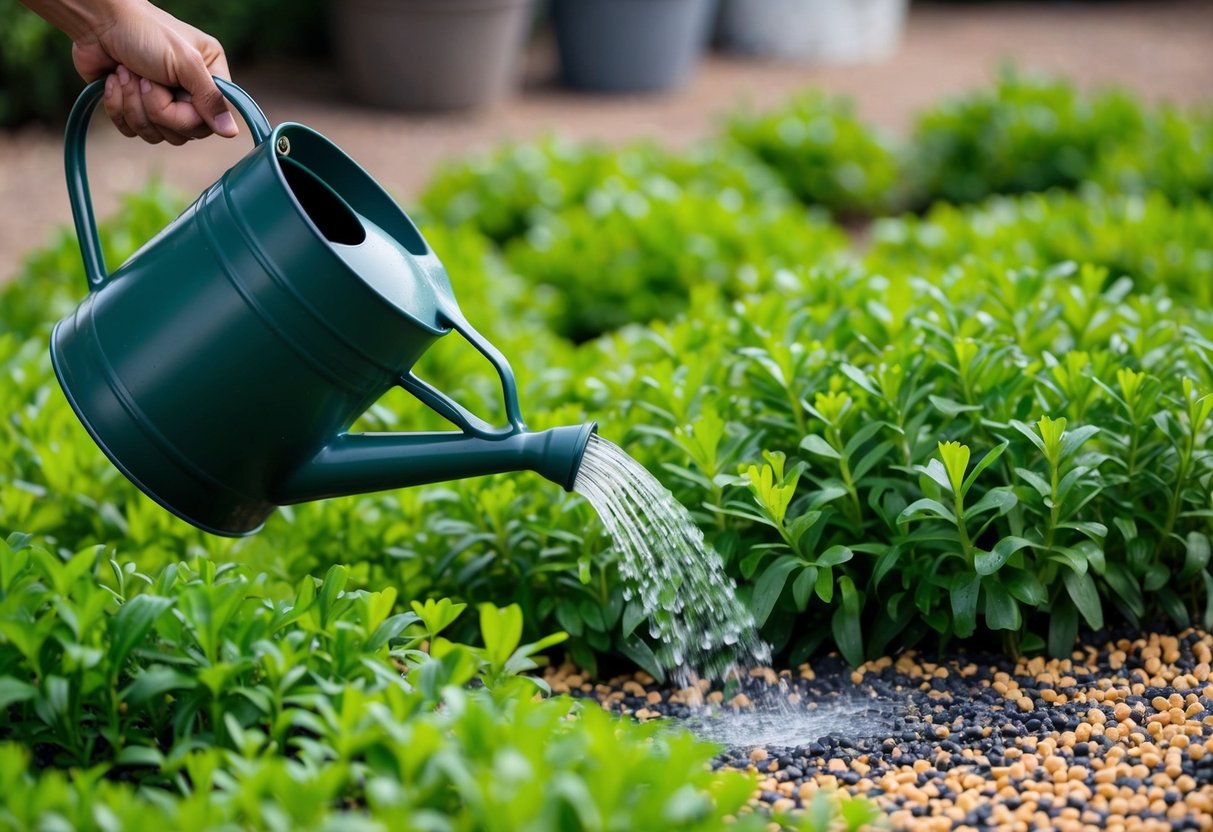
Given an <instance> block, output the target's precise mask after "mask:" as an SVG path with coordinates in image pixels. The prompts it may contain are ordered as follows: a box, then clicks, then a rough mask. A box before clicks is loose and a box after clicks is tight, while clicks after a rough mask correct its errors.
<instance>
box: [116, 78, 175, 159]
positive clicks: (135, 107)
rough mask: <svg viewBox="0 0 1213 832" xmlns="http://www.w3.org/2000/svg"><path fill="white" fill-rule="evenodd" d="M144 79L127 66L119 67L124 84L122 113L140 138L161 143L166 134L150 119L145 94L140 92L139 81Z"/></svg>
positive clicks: (148, 141) (150, 142)
mask: <svg viewBox="0 0 1213 832" xmlns="http://www.w3.org/2000/svg"><path fill="white" fill-rule="evenodd" d="M142 80H143V79H141V78H140V77H139V76H138V75H135V74H134V73H133V72H131V71H130V70H129V69H127V68H126V67H124V66H119V67H118V81H119V82H120V83H121V84H122V114H123V116H124V117H125V118H126V123H127V126H129V127H130V128H131V129H132V130H134V131H135V132H136V133H137V134H138V135H139V138H141V139H143V140H144V141H145V142H147V143H148V144H159V143H160V142H162V141H164V135H163V134H162V133H161V132H160V131H159V130H158V129H157V128H156V126H155V125H154V124H152V123H151V122H150V121H148V119H147V113H146V112H144V110H143V96H142V95H141V94H140V92H139V82H140V81H142Z"/></svg>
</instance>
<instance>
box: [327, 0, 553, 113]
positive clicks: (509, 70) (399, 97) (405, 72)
mask: <svg viewBox="0 0 1213 832" xmlns="http://www.w3.org/2000/svg"><path fill="white" fill-rule="evenodd" d="M531 15H532V0H336V3H335V9H334V24H335V29H336V47H337V50H336V51H337V58H338V60H339V62H340V64H341V66H342V69H343V72H344V75H345V78H346V84H347V87H348V89H349V90H350V92H351V93H352V94H353V95H355V96H356V97H357V98H358V99H360V100H362V101H365V102H366V103H369V104H377V105H380V106H386V107H393V108H397V109H403V110H458V109H468V108H475V107H483V106H485V105H487V104H490V103H492V102H493V101H495V100H497V99H499V98H501V97H502V96H503V95H504V94H505V93H506V92H507V91H509V90H510V89H511V88H513V86H514V83H515V81H516V79H517V77H518V74H519V65H520V63H521V61H520V57H521V53H522V48H523V44H524V43H525V39H526V36H527V34H528V32H529V29H530V25H531Z"/></svg>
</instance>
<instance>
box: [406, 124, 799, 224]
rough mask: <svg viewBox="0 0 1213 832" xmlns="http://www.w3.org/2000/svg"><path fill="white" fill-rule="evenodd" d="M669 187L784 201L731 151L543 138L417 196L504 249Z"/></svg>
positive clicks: (427, 209) (765, 172) (772, 178)
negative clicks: (544, 226)
mask: <svg viewBox="0 0 1213 832" xmlns="http://www.w3.org/2000/svg"><path fill="white" fill-rule="evenodd" d="M671 189H679V190H686V191H689V192H690V193H692V194H694V195H697V196H716V195H721V194H723V195H724V198H725V199H727V200H730V201H732V202H738V201H743V202H747V203H749V202H764V203H781V202H787V201H788V198H789V195H788V193H787V192H786V191H785V190H784V189H783V187H782V185H781V184H780V180H779V177H778V175H777V174H776V173H775V172H774V171H772V170H770V169H769V168H767V167H765V166H763V165H762V164H760V163H758V162H757V161H756V160H754V159H752V158H751V157H750V156H749V155H748V154H746V153H744V152H741V151H739V150H738V149H736V148H732V147H730V146H729V145H720V144H717V143H713V142H708V143H705V144H702V145H699V146H697V147H693V148H691V149H690V150H688V151H686V152H683V153H678V154H674V153H670V152H669V151H666V150H663V149H662V148H660V147H658V146H657V145H655V144H653V143H651V142H637V143H634V144H631V145H628V146H625V147H623V148H619V149H617V150H610V149H607V148H605V147H602V146H599V145H585V144H575V143H572V142H568V141H564V140H561V139H559V138H548V139H545V140H543V141H540V142H534V143H526V144H506V145H503V146H502V147H501V148H499V149H498V150H496V151H494V152H492V153H490V154H485V155H481V156H476V157H473V158H471V159H468V160H464V161H460V162H456V163H451V164H448V165H447V166H446V167H445V168H443V169H441V170H439V171H438V173H437V174H436V175H435V176H434V178H433V180H432V181H431V182H430V184H429V185H428V186H427V188H426V189H425V191H424V192H423V193H422V195H421V200H420V207H421V209H422V212H423V214H424V215H428V216H429V217H430V218H431V219H432V220H433V221H436V222H439V223H443V224H446V225H449V226H456V227H466V226H468V225H471V226H473V227H475V228H476V229H478V230H479V231H480V232H481V233H482V234H484V235H485V236H487V237H489V238H490V239H491V240H493V241H494V242H496V243H498V244H504V243H507V242H509V241H510V240H513V239H516V238H518V237H522V236H524V235H525V234H526V233H527V231H529V230H530V229H531V228H532V227H534V226H535V225H537V224H538V223H540V222H542V221H543V220H544V219H545V218H548V217H551V216H553V215H555V214H559V213H561V212H562V211H565V210H567V209H571V208H576V207H587V206H588V207H591V208H593V207H594V206H596V205H597V206H600V207H601V205H602V203H603V202H604V201H607V202H609V201H611V200H613V199H615V198H617V194H619V193H621V192H639V193H640V194H641V195H645V196H648V195H653V194H662V193H666V194H668V193H669V191H670V190H671Z"/></svg>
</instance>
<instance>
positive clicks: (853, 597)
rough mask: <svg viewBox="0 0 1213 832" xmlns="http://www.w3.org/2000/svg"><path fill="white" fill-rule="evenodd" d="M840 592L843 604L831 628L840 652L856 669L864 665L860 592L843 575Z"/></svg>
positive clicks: (837, 610)
mask: <svg viewBox="0 0 1213 832" xmlns="http://www.w3.org/2000/svg"><path fill="white" fill-rule="evenodd" d="M838 590H839V592H840V593H841V594H842V604H841V605H839V607H838V608H837V609H835V610H834V615H833V616H832V617H831V620H830V627H831V630H832V631H833V633H834V642H835V643H836V644H837V645H838V652H840V653H842V656H843V658H844V659H846V660H847V662H849V663H850V664H851V666H853V667H856V666H858V665H860V664H862V663H863V659H864V655H863V631H862V629H861V628H860V624H859V613H860V609H861V607H862V606H863V602H862V600H861V599H860V596H859V591H858V590H857V589H856V588H855V583H854V582H853V581H852V580H851V579H850V577H849V576H847V575H843V576H842V577H840V578H839V579H838Z"/></svg>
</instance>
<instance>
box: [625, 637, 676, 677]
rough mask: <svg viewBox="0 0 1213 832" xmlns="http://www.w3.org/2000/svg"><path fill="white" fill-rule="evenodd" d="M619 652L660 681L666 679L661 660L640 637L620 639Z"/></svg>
mask: <svg viewBox="0 0 1213 832" xmlns="http://www.w3.org/2000/svg"><path fill="white" fill-rule="evenodd" d="M618 646H619V652H620V653H623V655H625V656H627V657H628V658H629V659H631V660H632V661H634V662H635V663H636V665H637V666H638V667H640V668H641V669H642V670H644V671H645V672H646V673H648V674H649V675H650V676H652V677H653V678H654V679H657V680H658V681H661V682H664V681H665V668H664V667H663V666H662V664H661V660H660V659H658V658H657V655H656V654H655V653H654V652H653V650H652V648H650V647H649V646H648V645H647V644H645V643H644V641H642V640H641V639H639V638H624V639H621V640H620V641H619V644H618Z"/></svg>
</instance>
